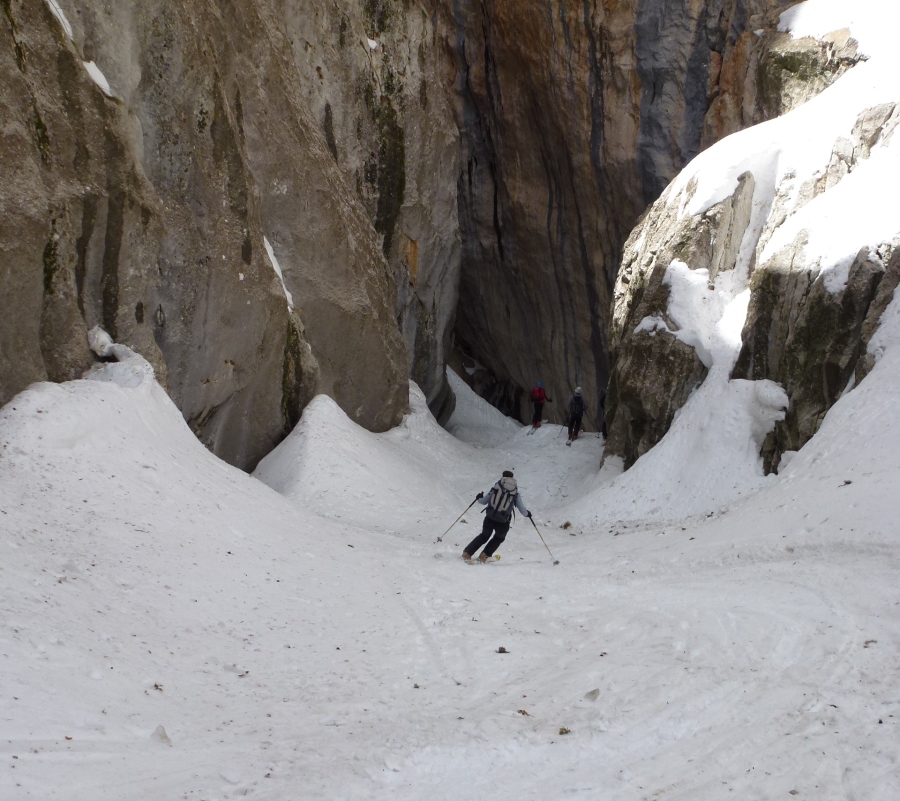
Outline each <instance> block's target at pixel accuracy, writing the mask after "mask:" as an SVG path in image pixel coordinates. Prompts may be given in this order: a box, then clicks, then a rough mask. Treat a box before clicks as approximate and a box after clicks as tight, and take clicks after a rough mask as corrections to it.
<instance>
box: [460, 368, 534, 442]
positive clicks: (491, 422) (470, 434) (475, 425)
mask: <svg viewBox="0 0 900 801" xmlns="http://www.w3.org/2000/svg"><path fill="white" fill-rule="evenodd" d="M447 381H449V382H450V389H452V390H453V394H454V395H456V408H455V409H454V410H453V414H452V415H451V417H450V419H449V420H448V421H447V426H446V428H447V431H449V432H450V433H451V434H453V436H454V437H456V438H457V439H460V440H462V441H463V442H468V443H471V444H473V445H481V446H488V447H490V446H495V445H501V444H502V443H504V442H506V441H507V440H508V439H509V438H510V437H512V436H514V435H515V434H517V433H518V432H520V431H521V430H522V426H521V424H519V423H517V422H516V421H515V420H513V419H512V418H511V417H507V416H506V415H505V414H503V413H502V412H501V411H500V410H499V409H497V408H496V407H494V406H491V405H490V404H489V403H487V402H486V401H485V400H484V399H483V398H481V397H479V396H478V395H477V394H476V393H475V391H474V390H473V389H472V388H471V387H470V386H469V385H468V384H467V383H466V382H465V381H463V380H462V379H461V378H460V377H459V376H458V375H457V374H456V373H455V372H454V371H453V370H452V369H451V368H449V367H448V368H447Z"/></svg>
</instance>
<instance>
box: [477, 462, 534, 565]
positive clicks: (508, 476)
mask: <svg viewBox="0 0 900 801" xmlns="http://www.w3.org/2000/svg"><path fill="white" fill-rule="evenodd" d="M475 500H476V501H480V502H481V503H482V504H483V505H484V506H486V507H487V509H485V515H484V525H483V526H482V527H481V534H479V535H478V536H477V537H475V539H474V540H472V541H471V542H470V543H469V544H468V545H467V546H466V549H465V550H464V551H463V555H462V558H463V559H465V560H466V561H467V562H468V561H470V560H471V559H472V556H473V555H474V554H475V552H476V551H477V550H478V549H479V548H480V547H481V546H482V545H484V544H485V543H486V542H487V545H486V546H485V549H484V550H483V551H482V552H481V556H479V557H478V560H479V561H480V562H482V563H484V562H487V560H488V559H490V558H491V557H492V556H493V555H494V551H496V550H497V548H499V547H500V545H501V543H502V542H503V540H505V539H506V533H507V532H508V531H509V522H510V518H511V517H512V513H513V506H515V507H516V508H517V509H518V510H519V511H520V512H521V513H522V514H523V515H525V517H531V512H529V511H528V510H527V509H526V508H525V504H524V503H523V502H522V496H521V495H519V487H518V485H517V484H516V480H515V478H513V474H512V470H504V471H503V478H501V479H500V480H499V481H498V482H497V483H496V484H494V486H493V487H491V488H490V490H488V493H487V495H485V494H484V493H483V492H479V493H478V494H477V495H476V496H475ZM492 535H493V536H492ZM488 540H490V542H488Z"/></svg>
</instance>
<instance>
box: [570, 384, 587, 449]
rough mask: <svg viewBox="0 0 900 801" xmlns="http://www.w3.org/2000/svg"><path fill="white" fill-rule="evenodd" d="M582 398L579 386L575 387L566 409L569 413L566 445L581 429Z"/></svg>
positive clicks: (575, 437)
mask: <svg viewBox="0 0 900 801" xmlns="http://www.w3.org/2000/svg"><path fill="white" fill-rule="evenodd" d="M584 408H585V407H584V398H582V397H581V387H575V394H574V395H572V397H571V398H569V403H568V405H567V406H566V409H567V410H568V413H569V440H568V442H566V445H571V444H572V443H573V442H574V441H575V440H576V439H577V438H578V432H579V431H580V430H581V418H582V417H583V416H584Z"/></svg>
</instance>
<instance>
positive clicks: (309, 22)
mask: <svg viewBox="0 0 900 801" xmlns="http://www.w3.org/2000/svg"><path fill="white" fill-rule="evenodd" d="M435 5H436V4H434V3H429V4H426V5H422V4H417V3H408V2H398V1H397V0H367V2H365V3H356V2H347V1H346V0H343V2H331V3H322V2H321V0H300V2H297V0H292V2H285V0H279V1H278V2H276V3H275V4H274V7H275V10H276V13H277V14H278V15H279V17H280V18H281V19H283V20H284V25H285V30H286V33H287V35H288V36H289V37H290V41H291V48H292V54H293V59H294V63H295V64H296V67H297V71H298V76H299V78H300V80H299V82H298V89H299V92H300V94H301V95H302V97H303V99H304V102H305V105H306V106H307V107H308V108H309V109H310V110H311V112H312V115H313V117H314V119H315V120H316V122H317V124H318V125H319V127H320V129H321V131H322V134H323V137H324V140H325V142H326V144H327V146H328V149H329V151H330V154H331V158H332V160H333V161H334V163H335V164H336V165H337V166H338V168H339V170H340V172H341V173H342V175H343V176H344V179H345V180H346V182H347V183H348V184H349V185H350V186H351V187H352V188H353V189H354V191H355V194H356V195H357V197H358V198H359V199H360V200H361V201H362V204H363V206H364V208H365V209H366V212H367V214H368V216H369V219H370V220H371V223H372V225H373V226H374V228H375V231H376V233H377V235H378V237H379V238H380V241H381V246H382V250H383V252H384V254H385V257H386V258H387V260H388V263H389V264H390V267H391V271H392V274H393V276H394V281H395V284H396V287H397V293H396V316H397V322H398V325H399V327H400V330H401V332H402V335H403V338H404V341H405V342H406V346H407V349H408V354H409V360H410V361H409V373H410V377H411V378H412V379H413V380H414V381H416V383H418V384H419V386H420V387H421V388H422V390H423V391H424V392H425V394H426V397H427V399H428V401H429V405H430V406H431V408H432V411H433V412H435V414H436V415H437V416H438V418H439V419H445V418H447V417H449V414H450V412H451V411H452V393H451V392H450V390H449V387H448V386H447V382H446V379H445V377H444V365H445V363H446V354H447V350H448V346H449V340H450V336H451V333H452V327H453V322H454V314H455V311H456V296H457V289H458V285H459V247H460V243H459V223H458V214H457V202H456V182H457V176H458V173H459V162H460V150H459V133H458V128H457V124H456V120H455V117H454V110H453V106H452V104H451V97H452V94H451V93H452V87H453V76H452V73H451V71H452V62H451V60H450V59H449V56H448V52H447V50H446V47H445V46H444V31H445V25H444V17H443V16H442V15H441V14H438V13H437V9H436V8H434V6H435ZM427 6H432V7H431V8H428V7H427ZM292 269H293V268H292V266H291V265H290V264H289V265H288V267H287V270H288V272H289V273H290V272H292Z"/></svg>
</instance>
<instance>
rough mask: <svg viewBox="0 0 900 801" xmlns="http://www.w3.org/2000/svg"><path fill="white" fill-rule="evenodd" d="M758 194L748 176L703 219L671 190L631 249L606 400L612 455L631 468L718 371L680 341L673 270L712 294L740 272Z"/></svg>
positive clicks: (621, 284)
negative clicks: (684, 210)
mask: <svg viewBox="0 0 900 801" xmlns="http://www.w3.org/2000/svg"><path fill="white" fill-rule="evenodd" d="M754 188H755V182H754V180H753V176H752V175H751V174H750V173H746V174H744V175H742V176H741V178H740V180H739V182H738V187H737V189H736V190H735V192H734V194H733V195H732V196H731V197H729V198H727V199H726V200H724V201H722V202H720V203H718V204H716V205H714V206H713V207H712V208H710V209H709V210H707V211H706V212H704V213H703V214H702V215H699V216H698V217H679V216H677V215H675V214H672V213H671V205H672V198H671V195H672V194H673V193H674V192H673V190H671V189H670V191H668V192H667V193H665V194H664V195H663V196H662V197H661V198H660V200H658V201H657V202H656V204H654V206H653V207H652V208H651V210H650V212H649V213H648V214H647V216H646V217H645V218H644V220H643V221H642V222H641V224H640V225H638V226H637V228H635V230H634V232H633V233H632V235H631V237H630V238H629V240H628V243H627V244H626V246H625V252H624V256H623V260H622V269H621V270H620V271H619V275H618V278H617V279H616V288H615V305H614V308H613V319H612V322H611V324H610V358H611V360H612V362H613V364H614V365H615V369H614V370H613V374H612V379H611V381H610V385H609V393H608V396H607V401H606V419H607V428H608V439H607V448H606V451H607V453H612V454H616V455H618V456H621V457H622V458H623V459H624V462H625V467H626V468H628V467H631V465H633V464H634V463H635V462H636V461H637V460H638V459H639V458H640V457H641V456H643V455H644V454H645V453H646V452H647V451H648V450H650V448H652V447H653V446H654V445H656V443H657V442H659V441H660V440H661V439H662V437H663V436H664V435H665V433H666V432H667V431H668V430H669V426H670V425H671V424H672V420H673V419H674V417H675V413H676V412H677V411H678V410H679V409H680V408H681V407H682V406H684V404H685V402H686V401H687V399H688V397H689V396H690V394H691V392H693V391H694V390H695V389H696V388H697V387H698V386H699V385H700V384H701V383H702V382H703V379H704V378H705V377H706V374H707V372H708V370H709V368H710V367H711V365H712V360H711V355H710V354H708V353H707V352H705V351H704V348H703V346H702V345H701V343H697V342H692V341H690V340H689V341H685V340H684V339H683V338H681V337H680V334H681V331H680V329H681V327H680V325H679V323H678V321H677V320H675V319H673V316H672V315H671V314H670V309H669V303H670V284H669V282H668V281H667V279H668V276H669V267H670V265H671V264H672V263H673V262H678V263H680V264H683V265H685V266H686V267H687V268H688V269H690V270H692V271H700V270H702V271H703V280H705V281H706V282H708V283H709V286H710V287H711V288H712V287H713V286H714V285H715V282H716V280H717V278H720V277H721V278H724V277H725V274H726V273H731V272H734V270H735V268H736V266H737V260H738V254H739V251H740V246H741V242H742V240H743V237H744V234H745V233H746V231H747V227H748V225H749V224H750V217H751V208H752V201H753V192H754ZM687 194H688V195H690V194H691V188H690V187H689V188H688V190H687Z"/></svg>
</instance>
